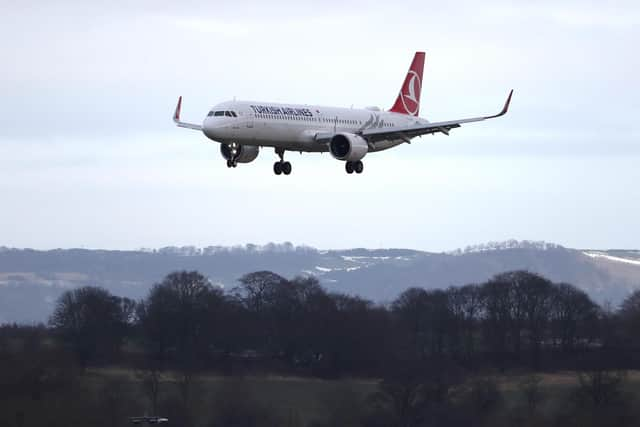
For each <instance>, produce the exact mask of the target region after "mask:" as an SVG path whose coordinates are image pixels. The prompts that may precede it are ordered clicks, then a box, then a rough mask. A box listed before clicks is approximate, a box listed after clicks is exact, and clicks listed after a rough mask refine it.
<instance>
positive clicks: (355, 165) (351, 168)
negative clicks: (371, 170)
mask: <svg viewBox="0 0 640 427" xmlns="http://www.w3.org/2000/svg"><path fill="white" fill-rule="evenodd" d="M344 168H345V170H346V171H347V173H348V174H352V173H354V172H355V173H362V171H363V170H364V165H363V164H362V162H361V161H360V160H358V161H357V162H347V163H346V164H345V165H344Z"/></svg>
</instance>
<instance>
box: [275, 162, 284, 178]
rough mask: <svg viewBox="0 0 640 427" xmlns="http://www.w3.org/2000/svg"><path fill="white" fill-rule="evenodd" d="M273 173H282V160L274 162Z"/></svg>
mask: <svg viewBox="0 0 640 427" xmlns="http://www.w3.org/2000/svg"><path fill="white" fill-rule="evenodd" d="M273 173H275V174H276V175H280V174H281V173H282V163H281V162H275V163H274V164H273Z"/></svg>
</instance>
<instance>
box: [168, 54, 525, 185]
mask: <svg viewBox="0 0 640 427" xmlns="http://www.w3.org/2000/svg"><path fill="white" fill-rule="evenodd" d="M424 60H425V54H424V52H416V54H415V56H414V57H413V61H412V62H411V66H410V67H409V71H408V72H407V75H406V77H405V79H404V82H403V84H402V87H401V88H400V92H399V93H398V97H397V98H396V101H395V103H394V104H393V106H392V107H391V109H390V110H389V111H380V109H378V108H366V109H354V108H338V107H322V106H310V105H295V104H278V103H265V102H251V101H227V102H223V103H221V104H218V105H216V106H214V107H213V108H212V109H211V111H209V113H208V114H207V117H205V119H204V121H203V123H202V125H199V124H195V123H187V122H183V121H181V120H180V110H181V108H182V97H179V98H178V105H177V106H176V110H175V113H174V115H173V120H174V122H175V123H176V124H177V125H178V126H179V127H184V128H188V129H194V130H198V131H201V132H202V133H204V135H205V136H206V137H207V138H209V139H211V140H213V141H216V142H219V143H220V152H221V154H222V156H223V157H224V159H225V160H226V161H227V166H228V167H230V168H234V167H236V166H237V165H238V163H249V162H252V161H253V160H255V159H256V158H257V157H258V153H259V151H260V147H273V148H275V152H276V154H277V155H278V156H279V157H280V160H279V161H277V162H275V163H274V165H273V171H274V173H275V174H276V175H281V174H284V175H289V174H290V173H291V163H289V162H287V161H285V160H284V154H285V152H286V151H299V152H327V151H328V152H330V153H331V155H332V156H333V157H334V158H335V159H337V160H341V161H344V162H345V170H346V172H347V173H349V174H351V173H354V172H355V173H362V171H363V169H364V165H363V163H362V159H363V158H364V156H366V155H367V154H368V153H375V152H378V151H384V150H387V149H389V148H393V147H396V146H398V145H400V144H403V143H408V142H410V141H411V139H412V138H415V137H417V136H422V135H428V134H435V133H443V134H445V135H449V131H450V130H451V129H454V128H458V127H460V126H461V125H462V124H465V123H471V122H478V121H482V120H487V119H492V118H495V117H500V116H503V115H505V114H506V113H507V110H508V109H509V104H510V103H511V96H512V95H513V90H512V91H511V92H510V93H509V96H508V97H507V100H506V102H505V104H504V107H503V108H502V111H500V112H499V113H498V114H495V115H491V116H482V117H473V118H468V119H461V120H450V121H443V122H429V121H428V120H426V119H423V118H420V117H419V116H418V115H419V112H420V95H421V92H422V73H423V70H424Z"/></svg>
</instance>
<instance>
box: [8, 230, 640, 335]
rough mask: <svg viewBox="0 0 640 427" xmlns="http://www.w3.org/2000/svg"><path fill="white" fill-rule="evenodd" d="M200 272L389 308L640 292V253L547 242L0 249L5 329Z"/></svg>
mask: <svg viewBox="0 0 640 427" xmlns="http://www.w3.org/2000/svg"><path fill="white" fill-rule="evenodd" d="M179 269H187V270H198V271H200V272H202V273H203V274H205V275H207V276H208V277H209V278H210V280H211V281H212V283H216V284H219V285H220V286H224V287H226V288H229V287H233V286H235V284H236V281H237V279H238V278H239V277H240V276H242V275H243V274H245V273H248V272H252V271H258V270H271V271H274V272H276V273H278V274H281V275H283V276H286V277H292V276H295V275H313V276H316V277H318V278H319V279H320V280H321V282H322V283H323V285H324V286H326V287H327V288H328V289H330V290H332V291H339V292H346V293H351V294H357V295H360V296H362V297H365V298H369V299H372V300H374V301H377V302H388V301H391V300H392V299H394V298H395V297H396V296H397V295H398V294H399V293H400V292H402V291H403V290H405V289H406V288H408V287H411V286H420V287H425V288H444V287H448V286H460V285H464V284H467V283H473V282H475V283H477V282H482V281H485V280H487V279H489V278H490V277H491V276H493V275H494V274H497V273H500V272H503V271H507V270H516V269H526V270H529V271H532V272H536V273H539V274H542V275H544V276H546V277H548V278H549V279H551V280H553V281H556V282H569V283H572V284H574V285H576V286H578V287H580V288H582V289H584V290H585V291H586V292H587V293H589V294H590V295H591V297H592V298H594V299H595V300H596V301H598V302H604V301H609V302H611V303H613V304H618V303H619V302H620V301H621V300H622V299H623V298H624V297H625V296H626V295H628V294H629V293H630V292H631V291H632V290H634V289H637V288H640V251H638V250H620V249H616V250H594V249H587V250H578V249H568V248H564V247H562V246H560V245H557V244H554V243H548V242H536V241H517V240H508V241H503V242H489V243H484V244H479V245H473V246H468V247H465V248H462V249H457V250H454V251H449V252H439V253H435V252H424V251H418V250H412V249H401V248H396V249H367V248H355V249H347V250H318V249H315V248H312V247H309V246H295V245H293V244H291V243H288V242H285V243H279V244H276V243H269V244H266V245H253V244H247V245H243V246H233V247H224V246H208V247H205V248H198V247H195V246H182V247H174V246H169V247H164V248H159V249H141V250H127V251H113V250H99V249H54V250H47V251H40V250H33V249H15V248H7V247H4V246H3V247H0V323H1V322H38V321H45V320H46V319H47V317H48V315H49V314H50V313H51V310H52V307H53V303H54V302H55V300H56V298H57V297H58V296H59V295H60V294H61V293H62V292H64V290H65V289H70V288H74V287H78V286H85V285H96V286H103V287H105V288H107V289H109V290H110V291H111V292H113V293H114V294H117V295H122V296H128V297H130V298H136V299H138V298H142V297H144V296H145V295H146V293H147V292H148V289H149V288H150V286H151V285H152V284H153V283H155V282H158V281H159V280H161V279H162V278H163V277H164V276H165V275H166V274H167V273H169V272H171V271H175V270H179Z"/></svg>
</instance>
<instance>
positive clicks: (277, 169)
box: [273, 148, 291, 175]
mask: <svg viewBox="0 0 640 427" xmlns="http://www.w3.org/2000/svg"><path fill="white" fill-rule="evenodd" d="M276 154H277V155H278V156H280V161H279V162H275V163H274V164H273V173H275V174H276V175H280V174H285V175H289V174H290V173H291V163H289V162H285V161H284V149H282V148H276Z"/></svg>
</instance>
